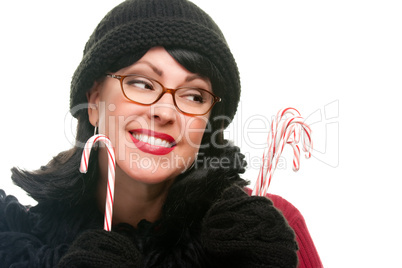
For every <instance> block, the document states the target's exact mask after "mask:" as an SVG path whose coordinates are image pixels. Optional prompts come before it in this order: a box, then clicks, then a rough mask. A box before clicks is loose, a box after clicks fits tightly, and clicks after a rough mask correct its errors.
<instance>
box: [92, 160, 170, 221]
mask: <svg viewBox="0 0 402 268" xmlns="http://www.w3.org/2000/svg"><path fill="white" fill-rule="evenodd" d="M116 181H118V182H119V183H116V184H115V195H114V202H113V218H112V224H113V225H115V224H118V223H128V224H130V225H132V226H134V227H137V225H138V223H139V222H140V221H141V220H143V219H145V220H147V221H150V222H154V221H156V220H158V219H159V218H160V215H161V210H162V205H163V203H164V201H165V199H166V196H167V193H168V190H169V187H170V185H171V183H172V182H173V180H168V181H164V182H161V183H158V184H146V183H143V182H139V181H136V180H134V179H132V178H130V177H129V176H128V175H127V174H125V173H124V172H123V171H122V170H121V169H119V168H118V167H116ZM106 186H107V172H102V170H101V172H100V178H99V181H98V192H97V195H98V207H99V209H100V210H101V211H102V212H104V209H105V200H106Z"/></svg>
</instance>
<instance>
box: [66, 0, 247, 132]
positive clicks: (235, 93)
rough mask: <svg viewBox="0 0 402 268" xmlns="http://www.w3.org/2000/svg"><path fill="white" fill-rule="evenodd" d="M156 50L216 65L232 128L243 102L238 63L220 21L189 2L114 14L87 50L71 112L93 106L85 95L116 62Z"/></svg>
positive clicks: (141, 0) (129, 6)
mask: <svg viewBox="0 0 402 268" xmlns="http://www.w3.org/2000/svg"><path fill="white" fill-rule="evenodd" d="M155 46H164V47H176V48H183V49H188V50H191V51H195V52H198V53H200V54H201V55H203V56H206V57H207V58H208V59H209V60H210V61H211V62H212V63H214V64H215V65H216V67H217V68H218V70H219V71H220V72H221V74H222V76H223V78H224V81H225V83H224V85H223V87H222V88H214V93H215V94H217V95H218V96H220V97H221V98H222V103H220V104H219V105H222V106H223V115H225V116H227V117H228V119H225V120H224V127H226V126H227V125H228V124H229V123H230V121H231V120H232V119H233V117H234V115H235V113H236V109H237V105H238V102H239V98H240V79H239V73H238V69H237V65H236V62H235V60H234V58H233V55H232V53H231V52H230V49H229V47H228V45H227V43H226V40H225V38H224V36H223V34H222V32H221V31H220V29H219V28H218V26H217V25H216V24H215V22H214V21H213V20H212V19H211V17H210V16H209V15H208V14H206V13H205V12H204V11H203V10H201V9H200V8H199V7H197V6H196V5H195V4H193V3H191V2H189V1H187V0H128V1H125V2H123V3H121V4H120V5H118V6H117V7H115V8H114V9H113V10H111V11H110V12H109V13H108V14H107V15H106V16H105V17H104V18H103V20H102V21H101V22H100V23H99V25H98V26H97V27H96V29H95V31H94V32H93V34H92V35H91V37H90V38H89V40H88V42H87V44H86V46H85V50H84V55H83V59H82V61H81V63H80V65H79V66H78V68H77V69H76V71H75V73H74V76H73V79H72V82H71V92H70V109H73V108H74V107H75V106H76V105H79V104H82V103H86V102H87V100H86V95H85V93H86V92H87V91H88V90H89V89H90V88H91V87H92V86H93V83H94V81H95V80H96V79H98V78H100V77H102V76H103V75H104V74H105V72H107V71H108V68H109V67H110V66H111V65H112V64H113V63H114V62H115V61H116V60H118V59H120V58H121V57H122V56H124V55H127V54H130V53H132V54H134V53H138V52H139V51H146V50H148V49H150V48H152V47H155ZM73 116H75V117H78V116H79V115H78V114H73ZM212 116H214V114H213V115H212Z"/></svg>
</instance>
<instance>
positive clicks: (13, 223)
mask: <svg viewBox="0 0 402 268" xmlns="http://www.w3.org/2000/svg"><path fill="white" fill-rule="evenodd" d="M222 151H223V153H222V154H221V155H220V156H219V158H222V157H225V158H226V159H232V164H231V165H226V166H225V167H223V166H220V167H217V166H211V165H210V166H209V168H197V169H193V170H192V171H191V172H187V173H186V174H184V175H182V176H180V177H179V178H178V179H177V180H176V181H175V183H174V184H173V185H172V187H171V189H170V190H169V193H168V196H167V199H166V201H165V204H164V206H163V208H162V216H161V218H160V220H158V221H157V222H154V223H150V222H147V221H145V220H143V221H141V222H140V223H139V224H138V227H137V228H133V227H132V226H130V225H128V224H119V225H117V226H114V227H113V231H112V232H106V231H104V230H102V222H103V221H102V217H103V215H102V213H100V212H99V211H98V210H97V209H96V206H95V202H94V203H85V204H78V205H75V206H72V207H66V206H65V205H62V204H58V203H56V202H53V203H51V204H47V203H45V204H43V203H39V204H38V205H37V206H35V207H32V208H30V209H27V208H26V207H24V206H22V205H21V204H19V203H18V201H17V199H16V198H14V197H12V196H6V195H5V193H4V191H0V267H10V266H12V267H55V266H59V267H296V265H297V255H296V251H297V244H296V242H295V236H294V233H293V230H292V229H291V228H290V227H289V226H288V224H287V222H286V220H285V219H284V217H283V216H282V214H281V213H280V212H279V211H278V210H277V209H275V208H274V207H273V205H272V202H271V201H270V200H269V199H267V198H265V197H249V196H248V195H247V194H246V193H245V192H244V191H243V187H244V186H245V185H246V182H245V181H244V180H243V179H241V178H240V176H239V172H243V171H244V166H243V163H242V159H241V158H240V161H239V155H240V154H239V152H238V149H237V148H236V147H228V148H226V149H225V150H222ZM225 163H226V162H225ZM229 166H230V167H229ZM13 265H14V266H13Z"/></svg>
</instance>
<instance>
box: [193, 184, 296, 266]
mask: <svg viewBox="0 0 402 268" xmlns="http://www.w3.org/2000/svg"><path fill="white" fill-rule="evenodd" d="M201 240H202V244H203V245H204V247H205V249H206V252H207V254H208V255H209V256H210V258H211V261H212V265H211V266H212V267H250V268H251V267H252V268H256V267H261V268H262V267H296V265H297V255H296V251H297V244H296V241H295V235H294V232H293V230H292V229H291V228H290V227H289V225H288V223H287V222H286V220H285V218H284V217H283V215H282V214H281V213H280V212H279V211H278V210H277V209H276V208H274V206H273V205H272V202H271V201H270V200H269V199H268V198H265V197H259V196H251V197H250V196H248V195H247V194H246V193H245V192H244V191H243V190H242V189H240V188H239V187H237V186H232V187H230V188H228V189H227V190H225V191H224V192H223V195H222V198H221V199H220V200H218V201H217V202H216V203H215V204H214V205H213V206H212V207H211V209H210V210H209V211H208V212H207V214H206V216H205V218H204V221H203V226H202V232H201Z"/></svg>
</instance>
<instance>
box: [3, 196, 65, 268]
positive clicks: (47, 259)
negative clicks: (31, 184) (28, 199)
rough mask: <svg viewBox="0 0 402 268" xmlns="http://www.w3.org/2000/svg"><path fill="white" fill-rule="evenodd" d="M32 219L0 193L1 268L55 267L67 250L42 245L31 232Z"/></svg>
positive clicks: (12, 199)
mask: <svg viewBox="0 0 402 268" xmlns="http://www.w3.org/2000/svg"><path fill="white" fill-rule="evenodd" d="M34 222H35V216H34V215H32V213H30V212H29V211H28V209H27V208H26V207H25V206H23V205H21V204H20V203H19V202H18V200H17V199H16V198H15V197H14V196H11V195H9V196H7V195H6V194H5V192H4V191H3V190H0V267H54V266H55V265H56V263H57V261H58V259H59V258H60V257H61V256H62V255H63V254H64V252H65V251H66V250H67V246H66V245H64V244H61V245H58V246H56V247H50V246H48V245H44V244H43V243H42V241H41V240H40V239H39V238H38V237H37V236H35V235H34V234H33V233H32V232H31V229H32V226H33V223H34Z"/></svg>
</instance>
